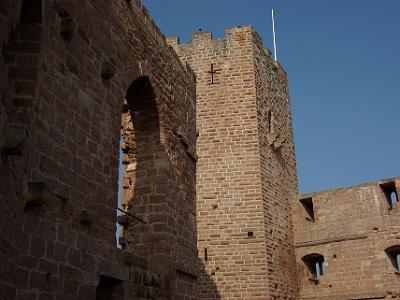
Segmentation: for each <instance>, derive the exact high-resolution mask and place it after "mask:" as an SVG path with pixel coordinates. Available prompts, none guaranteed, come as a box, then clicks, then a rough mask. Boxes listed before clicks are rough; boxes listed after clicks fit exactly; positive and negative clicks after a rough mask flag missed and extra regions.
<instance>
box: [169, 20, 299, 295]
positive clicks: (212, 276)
mask: <svg viewBox="0 0 400 300" xmlns="http://www.w3.org/2000/svg"><path fill="white" fill-rule="evenodd" d="M168 42H169V43H170V44H171V45H173V46H174V48H175V49H176V51H177V53H178V55H179V56H180V57H181V59H182V60H183V61H184V62H187V63H189V65H190V66H191V68H192V69H193V70H194V72H195V73H196V82H197V128H198V140H197V154H198V157H199V159H198V164H197V222H198V253H199V263H200V267H201V269H202V273H201V278H200V282H199V284H200V298H202V299H219V298H223V299H296V296H297V287H296V281H295V280H294V278H295V274H296V273H295V260H294V250H293V245H292V243H291V239H292V233H291V230H292V226H291V220H290V208H289V203H288V199H289V197H291V196H294V195H295V194H296V179H295V170H294V153H293V144H292V143H293V140H292V133H291V121H290V108H289V103H288V94H287V86H286V84H287V83H286V79H285V74H284V73H283V71H282V70H281V68H280V67H279V66H276V65H274V63H273V62H272V60H271V58H270V56H268V54H267V53H266V52H264V50H263V49H262V43H261V40H260V39H259V37H258V35H257V34H256V33H255V32H254V31H253V29H252V28H251V27H238V28H230V29H227V30H226V31H225V38H224V39H221V40H213V39H212V37H211V33H210V32H198V33H194V35H193V39H192V41H190V42H188V43H187V44H184V45H179V40H178V38H177V37H170V38H168ZM268 110H273V111H274V114H275V116H274V118H275V121H274V122H275V123H276V124H275V125H276V132H278V133H279V134H280V136H279V137H280V138H281V139H278V137H276V138H275V141H277V144H276V145H274V147H275V146H276V149H274V150H273V149H272V148H271V147H272V146H273V145H272V144H267V143H266V134H267V133H268V129H267V128H265V123H266V122H267V121H266V120H267V118H268V114H267V111H268ZM267 123H268V122H267ZM282 137H285V138H286V139H287V141H286V144H284V145H282V143H281V145H278V142H279V141H283V140H282ZM275 141H274V142H275ZM263 181H265V183H263ZM277 203H279V205H277V206H276V207H274V205H275V204H277Z"/></svg>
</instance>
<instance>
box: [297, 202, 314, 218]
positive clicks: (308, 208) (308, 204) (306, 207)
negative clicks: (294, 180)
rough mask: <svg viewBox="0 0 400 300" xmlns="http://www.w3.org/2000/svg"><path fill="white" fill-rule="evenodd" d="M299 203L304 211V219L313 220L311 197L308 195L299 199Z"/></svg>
mask: <svg viewBox="0 0 400 300" xmlns="http://www.w3.org/2000/svg"><path fill="white" fill-rule="evenodd" d="M300 203H301V205H302V206H303V208H304V210H305V212H306V219H307V220H308V221H310V222H315V216H314V204H313V200H312V198H311V197H310V198H304V199H301V200H300Z"/></svg>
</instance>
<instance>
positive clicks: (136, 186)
mask: <svg viewBox="0 0 400 300" xmlns="http://www.w3.org/2000/svg"><path fill="white" fill-rule="evenodd" d="M159 123H160V122H159V115H158V109H157V104H156V101H155V95H154V90H153V87H152V84H151V82H150V80H149V78H148V77H139V78H138V79H136V80H135V81H134V82H133V83H132V84H131V86H130V87H129V89H128V91H127V94H126V99H125V101H124V109H123V113H122V121H121V135H122V137H123V139H124V143H123V145H122V147H121V150H122V153H123V154H122V165H123V166H122V168H123V171H122V173H123V175H122V191H121V206H122V209H123V210H125V211H128V212H129V214H130V215H138V216H139V217H140V219H146V216H149V215H150V216H151V213H152V209H154V207H153V204H154V205H156V204H157V203H155V201H156V200H157V201H156V202H158V205H162V204H166V195H165V191H164V190H163V189H162V187H161V186H160V184H162V183H163V182H165V180H167V178H163V177H165V176H166V174H165V173H166V172H163V171H165V170H168V167H169V166H168V162H167V159H166V158H167V155H166V150H165V147H164V145H162V144H161V141H160V124H159ZM156 198H157V199H156ZM129 219H130V221H129V222H126V224H125V226H124V228H123V232H122V235H123V236H125V240H122V243H121V245H122V246H123V247H124V248H125V249H129V250H133V249H135V250H136V251H135V252H138V253H140V254H142V255H143V254H146V255H148V254H154V253H155V251H156V250H155V249H154V247H155V245H156V241H152V242H151V241H149V240H145V238H146V236H145V235H146V234H151V233H153V232H152V231H153V230H152V229H154V228H151V227H153V226H151V223H154V220H148V226H144V225H142V224H140V223H137V220H133V219H132V218H129Z"/></svg>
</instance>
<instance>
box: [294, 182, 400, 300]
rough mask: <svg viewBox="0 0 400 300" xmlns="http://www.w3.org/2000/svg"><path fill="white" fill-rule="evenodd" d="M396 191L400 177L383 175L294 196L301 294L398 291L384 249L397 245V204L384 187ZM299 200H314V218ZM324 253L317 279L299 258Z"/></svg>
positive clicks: (382, 295) (374, 295) (376, 295)
mask: <svg viewBox="0 0 400 300" xmlns="http://www.w3.org/2000/svg"><path fill="white" fill-rule="evenodd" d="M387 184H390V186H394V188H395V189H396V190H397V195H399V192H400V191H399V187H400V179H399V178H394V179H388V180H381V181H378V182H375V183H370V184H362V185H358V186H354V187H349V188H343V189H338V190H328V191H323V192H317V193H312V194H307V195H301V196H299V197H298V198H297V199H293V201H292V207H293V221H294V237H295V247H296V258H297V266H298V270H299V282H300V287H301V294H300V295H301V299H308V298H310V297H318V299H388V298H387V297H389V298H390V297H391V295H396V294H397V293H398V282H399V275H398V274H397V273H396V268H395V267H394V266H393V263H392V262H391V261H390V258H389V257H388V254H387V253H386V252H385V250H386V249H388V248H389V247H392V246H396V245H398V246H400V235H399V232H400V227H399V226H400V225H399V224H400V223H399V216H400V213H399V208H400V207H399V206H398V205H396V206H395V207H394V208H393V209H390V203H389V201H388V199H387V195H386V194H385V191H384V189H382V186H385V185H387ZM301 199H312V203H313V213H314V218H313V219H314V221H312V218H309V211H307V210H306V209H305V207H304V206H303V205H302V204H301V202H300V201H299V200H301ZM310 253H318V254H320V255H322V256H323V257H324V264H325V268H324V269H325V272H324V274H323V276H321V277H320V278H319V280H318V284H315V282H313V281H310V280H309V279H310V278H313V274H312V273H311V272H310V270H309V269H308V268H307V266H306V265H305V264H304V262H303V260H302V258H303V257H304V256H305V255H307V254H310Z"/></svg>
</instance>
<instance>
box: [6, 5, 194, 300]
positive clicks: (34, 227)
mask: <svg viewBox="0 0 400 300" xmlns="http://www.w3.org/2000/svg"><path fill="white" fill-rule="evenodd" d="M0 25H1V26H0V41H1V44H0V46H1V52H2V53H4V55H2V56H1V58H0V92H1V93H0V95H1V98H0V100H1V103H0V129H1V134H0V144H1V154H0V155H1V160H0V174H1V181H0V230H1V232H0V243H1V245H0V295H1V296H0V298H1V299H7V300H9V299H95V298H96V293H97V296H98V297H100V299H181V298H182V299H196V298H197V296H196V276H197V274H196V272H195V266H196V260H197V259H196V257H197V255H196V224H195V151H194V150H193V149H194V148H195V142H196V128H195V82H194V74H193V73H192V72H191V70H190V69H189V68H188V67H186V66H183V65H182V64H181V62H180V61H179V59H178V57H177V55H176V53H175V52H174V51H173V50H172V49H171V48H170V47H169V46H168V45H167V44H166V42H165V37H164V36H163V35H162V34H161V33H160V31H159V29H158V28H157V26H156V25H155V24H154V22H153V21H152V20H151V18H150V17H149V15H148V13H147V11H146V9H145V8H144V7H143V6H142V5H141V3H140V2H139V1H117V0H114V1H75V0H74V1H56V0H53V1H51V0H48V1H40V0H24V1H21V0H19V1H11V0H3V1H1V4H0ZM133 86H135V87H137V89H133ZM143 90H145V91H151V93H152V98H151V101H147V100H146V99H145V98H146V94H143ZM145 93H146V92H145ZM125 98H127V101H126V102H125V103H126V105H124V99H125ZM146 107H147V108H149V107H150V108H151V109H152V113H151V114H148V115H147V116H145V117H144V118H141V117H140V113H141V112H143V111H145V110H146V109H147V108H146ZM127 115H130V117H131V118H133V121H132V122H131V123H132V126H131V128H132V130H131V131H130V134H133V136H138V137H141V138H139V140H138V139H136V142H138V143H142V144H141V145H142V148H140V150H139V147H137V149H136V150H137V156H135V155H136V154H135V155H133V156H131V157H130V158H129V157H125V156H124V159H126V161H127V162H128V163H131V162H133V161H136V160H141V161H140V162H142V164H140V165H139V163H138V167H137V169H136V178H143V180H142V181H140V182H141V183H140V185H137V186H136V187H132V186H130V188H131V189H135V192H134V195H133V194H132V195H131V196H132V197H131V199H129V197H128V196H126V195H125V196H126V197H125V196H124V197H125V202H124V203H131V204H132V205H130V206H126V207H125V208H126V210H128V213H129V214H130V215H137V216H138V217H139V218H141V219H143V220H145V222H146V224H142V225H141V224H136V223H135V222H134V221H132V218H131V217H129V216H128V221H127V222H125V223H124V224H125V225H124V226H126V228H124V230H123V232H124V235H123V240H125V241H126V246H125V248H124V249H122V250H119V249H117V247H116V238H115V232H116V221H117V213H116V207H117V192H118V152H119V141H120V135H121V118H122V117H123V120H122V121H123V124H125V123H126V118H127ZM149 118H150V119H149ZM140 120H142V121H146V120H147V121H149V120H150V121H151V122H152V124H157V127H156V130H158V132H157V134H156V136H155V137H154V136H152V138H153V139H152V141H151V142H152V143H153V144H154V145H156V146H155V147H154V148H151V147H150V148H148V149H147V155H148V156H151V158H143V156H140V157H139V152H140V153H141V154H140V155H142V154H143V145H145V144H146V130H145V129H144V127H145V124H143V123H141V122H140ZM153 131H154V130H153ZM154 132H155V131H154ZM122 133H124V131H123V132H122ZM142 138H143V139H142ZM126 153H128V152H126ZM124 155H125V154H124ZM130 160H132V161H130ZM124 171H126V169H125V170H124ZM127 190H129V189H127ZM140 201H141V202H140ZM139 233H140V234H139ZM143 249H144V251H143ZM148 249H151V251H150V250H149V251H147V250H148ZM140 256H144V258H141V257H140ZM123 297H124V298H123Z"/></svg>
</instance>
